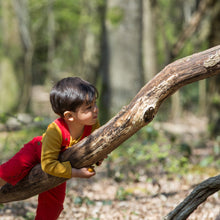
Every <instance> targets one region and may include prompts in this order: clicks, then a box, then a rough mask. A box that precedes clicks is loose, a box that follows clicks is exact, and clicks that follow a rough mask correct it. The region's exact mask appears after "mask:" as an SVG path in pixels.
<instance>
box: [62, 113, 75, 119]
mask: <svg viewBox="0 0 220 220" xmlns="http://www.w3.org/2000/svg"><path fill="white" fill-rule="evenodd" d="M63 116H64V119H66V120H69V121H73V120H74V115H73V113H72V112H71V111H65V112H64V113H63Z"/></svg>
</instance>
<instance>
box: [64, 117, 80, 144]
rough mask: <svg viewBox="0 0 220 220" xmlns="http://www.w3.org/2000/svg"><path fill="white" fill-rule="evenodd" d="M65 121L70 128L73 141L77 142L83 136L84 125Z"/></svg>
mask: <svg viewBox="0 0 220 220" xmlns="http://www.w3.org/2000/svg"><path fill="white" fill-rule="evenodd" d="M65 121H66V124H67V126H68V128H69V132H70V135H71V137H72V138H73V139H75V140H77V139H78V138H79V137H80V136H81V135H82V134H83V131H84V125H82V124H78V123H74V122H69V121H67V120H65Z"/></svg>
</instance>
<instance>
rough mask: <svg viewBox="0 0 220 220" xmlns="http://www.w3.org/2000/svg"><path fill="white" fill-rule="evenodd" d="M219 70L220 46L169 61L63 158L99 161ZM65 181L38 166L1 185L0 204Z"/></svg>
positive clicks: (87, 163) (74, 162)
mask: <svg viewBox="0 0 220 220" xmlns="http://www.w3.org/2000/svg"><path fill="white" fill-rule="evenodd" d="M219 73H220V45H219V46H217V47H213V48H211V49H209V50H206V51H203V52H200V53H197V54H194V55H192V56H188V57H186V58H182V59H180V60H177V61H175V62H173V63H171V64H169V65H168V66H166V67H165V68H164V69H163V70H162V71H161V72H160V73H158V74H157V75H156V76H155V77H154V78H153V79H152V80H151V81H150V82H149V83H148V84H146V85H145V86H144V87H143V88H142V89H141V90H140V92H139V93H138V94H137V95H136V96H135V97H134V98H133V100H132V101H131V102H130V104H129V105H127V106H124V107H123V108H122V109H121V111H120V112H119V113H118V114H117V115H116V116H115V117H113V118H112V119H111V120H110V121H109V122H107V123H106V124H105V125H103V126H102V127H101V128H99V129H97V130H96V131H94V132H93V133H92V134H91V135H90V136H88V137H87V138H84V139H83V140H82V141H80V142H79V143H78V144H76V145H74V147H72V148H69V149H68V150H66V151H65V152H64V153H63V154H62V155H61V157H60V160H61V161H67V160H69V161H70V162H71V164H72V166H73V167H75V168H81V167H87V166H90V165H92V164H95V163H96V162H97V161H99V160H101V159H103V158H104V157H105V156H106V155H107V154H109V153H110V152H112V151H113V150H114V149H115V148H117V147H118V146H119V145H120V144H121V143H122V142H124V141H125V140H127V139H128V138H129V137H131V136H132V135H133V134H134V133H136V132H137V131H138V130H139V129H141V128H142V127H143V126H145V125H147V124H149V123H150V122H151V121H152V120H153V118H154V116H155V115H156V113H157V111H158V109H159V107H160V105H161V104H162V102H163V101H164V100H165V99H167V98H168V97H169V96H170V95H172V94H173V93H174V92H175V91H177V90H178V89H179V88H181V87H183V86H184V85H187V84H189V83H192V82H195V81H198V80H201V79H205V78H208V77H211V76H214V75H217V74H219ZM64 181H66V179H64V178H58V177H54V176H50V175H47V174H46V173H44V172H43V171H42V170H41V169H40V165H37V166H35V167H34V168H33V169H32V170H31V172H30V173H29V175H28V176H27V177H26V178H24V179H23V180H22V181H20V182H19V183H18V184H17V185H16V186H11V185H10V184H6V185H5V186H3V187H2V188H1V190H0V203H4V202H10V201H15V200H21V199H26V198H29V197H31V196H34V195H36V194H39V193H41V192H43V191H46V190H48V189H50V188H53V187H55V186H57V185H59V184H61V183H63V182H64ZM219 188H220V185H219Z"/></svg>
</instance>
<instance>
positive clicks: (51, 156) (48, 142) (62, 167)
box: [41, 123, 72, 178]
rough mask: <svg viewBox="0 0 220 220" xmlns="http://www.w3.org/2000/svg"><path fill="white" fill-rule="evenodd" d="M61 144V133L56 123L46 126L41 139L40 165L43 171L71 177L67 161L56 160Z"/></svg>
mask: <svg viewBox="0 0 220 220" xmlns="http://www.w3.org/2000/svg"><path fill="white" fill-rule="evenodd" d="M61 144H62V133H61V131H60V129H59V127H58V126H57V125H56V123H52V124H50V125H49V126H48V128H47V131H46V133H45V134H44V135H43V139H42V152H41V166H42V169H43V171H44V172H46V173H48V174H50V175H53V176H57V177H63V178H71V174H72V170H71V169H72V167H71V164H70V162H69V161H66V162H62V163H61V162H60V161H59V160H58V158H59V154H60V150H61Z"/></svg>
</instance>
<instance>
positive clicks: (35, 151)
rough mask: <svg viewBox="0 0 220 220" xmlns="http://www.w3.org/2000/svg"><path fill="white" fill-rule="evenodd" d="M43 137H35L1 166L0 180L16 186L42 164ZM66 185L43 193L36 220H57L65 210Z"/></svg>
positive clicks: (39, 198)
mask: <svg viewBox="0 0 220 220" xmlns="http://www.w3.org/2000/svg"><path fill="white" fill-rule="evenodd" d="M40 157H41V137H35V138H34V139H33V140H32V141H30V142H28V143H27V144H25V145H24V147H23V148H21V150H20V151H19V152H18V153H17V154H15V155H14V156H13V157H12V158H11V159H10V160H9V161H7V162H6V163H4V164H2V165H1V166H0V178H2V179H3V180H5V181H6V182H8V183H10V184H12V185H16V183H18V182H19V181H20V180H21V179H23V178H24V177H25V176H26V175H27V174H28V173H29V172H30V170H31V169H32V168H33V167H34V166H35V165H37V164H39V163H40ZM65 191H66V183H62V184H61V185H59V186H57V187H55V188H53V189H51V190H48V191H46V192H43V193H41V194H39V196H38V207H37V213H36V217H35V220H44V219H45V220H56V219H57V218H58V217H59V215H60V213H61V212H62V210H63V202H64V199H65Z"/></svg>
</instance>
